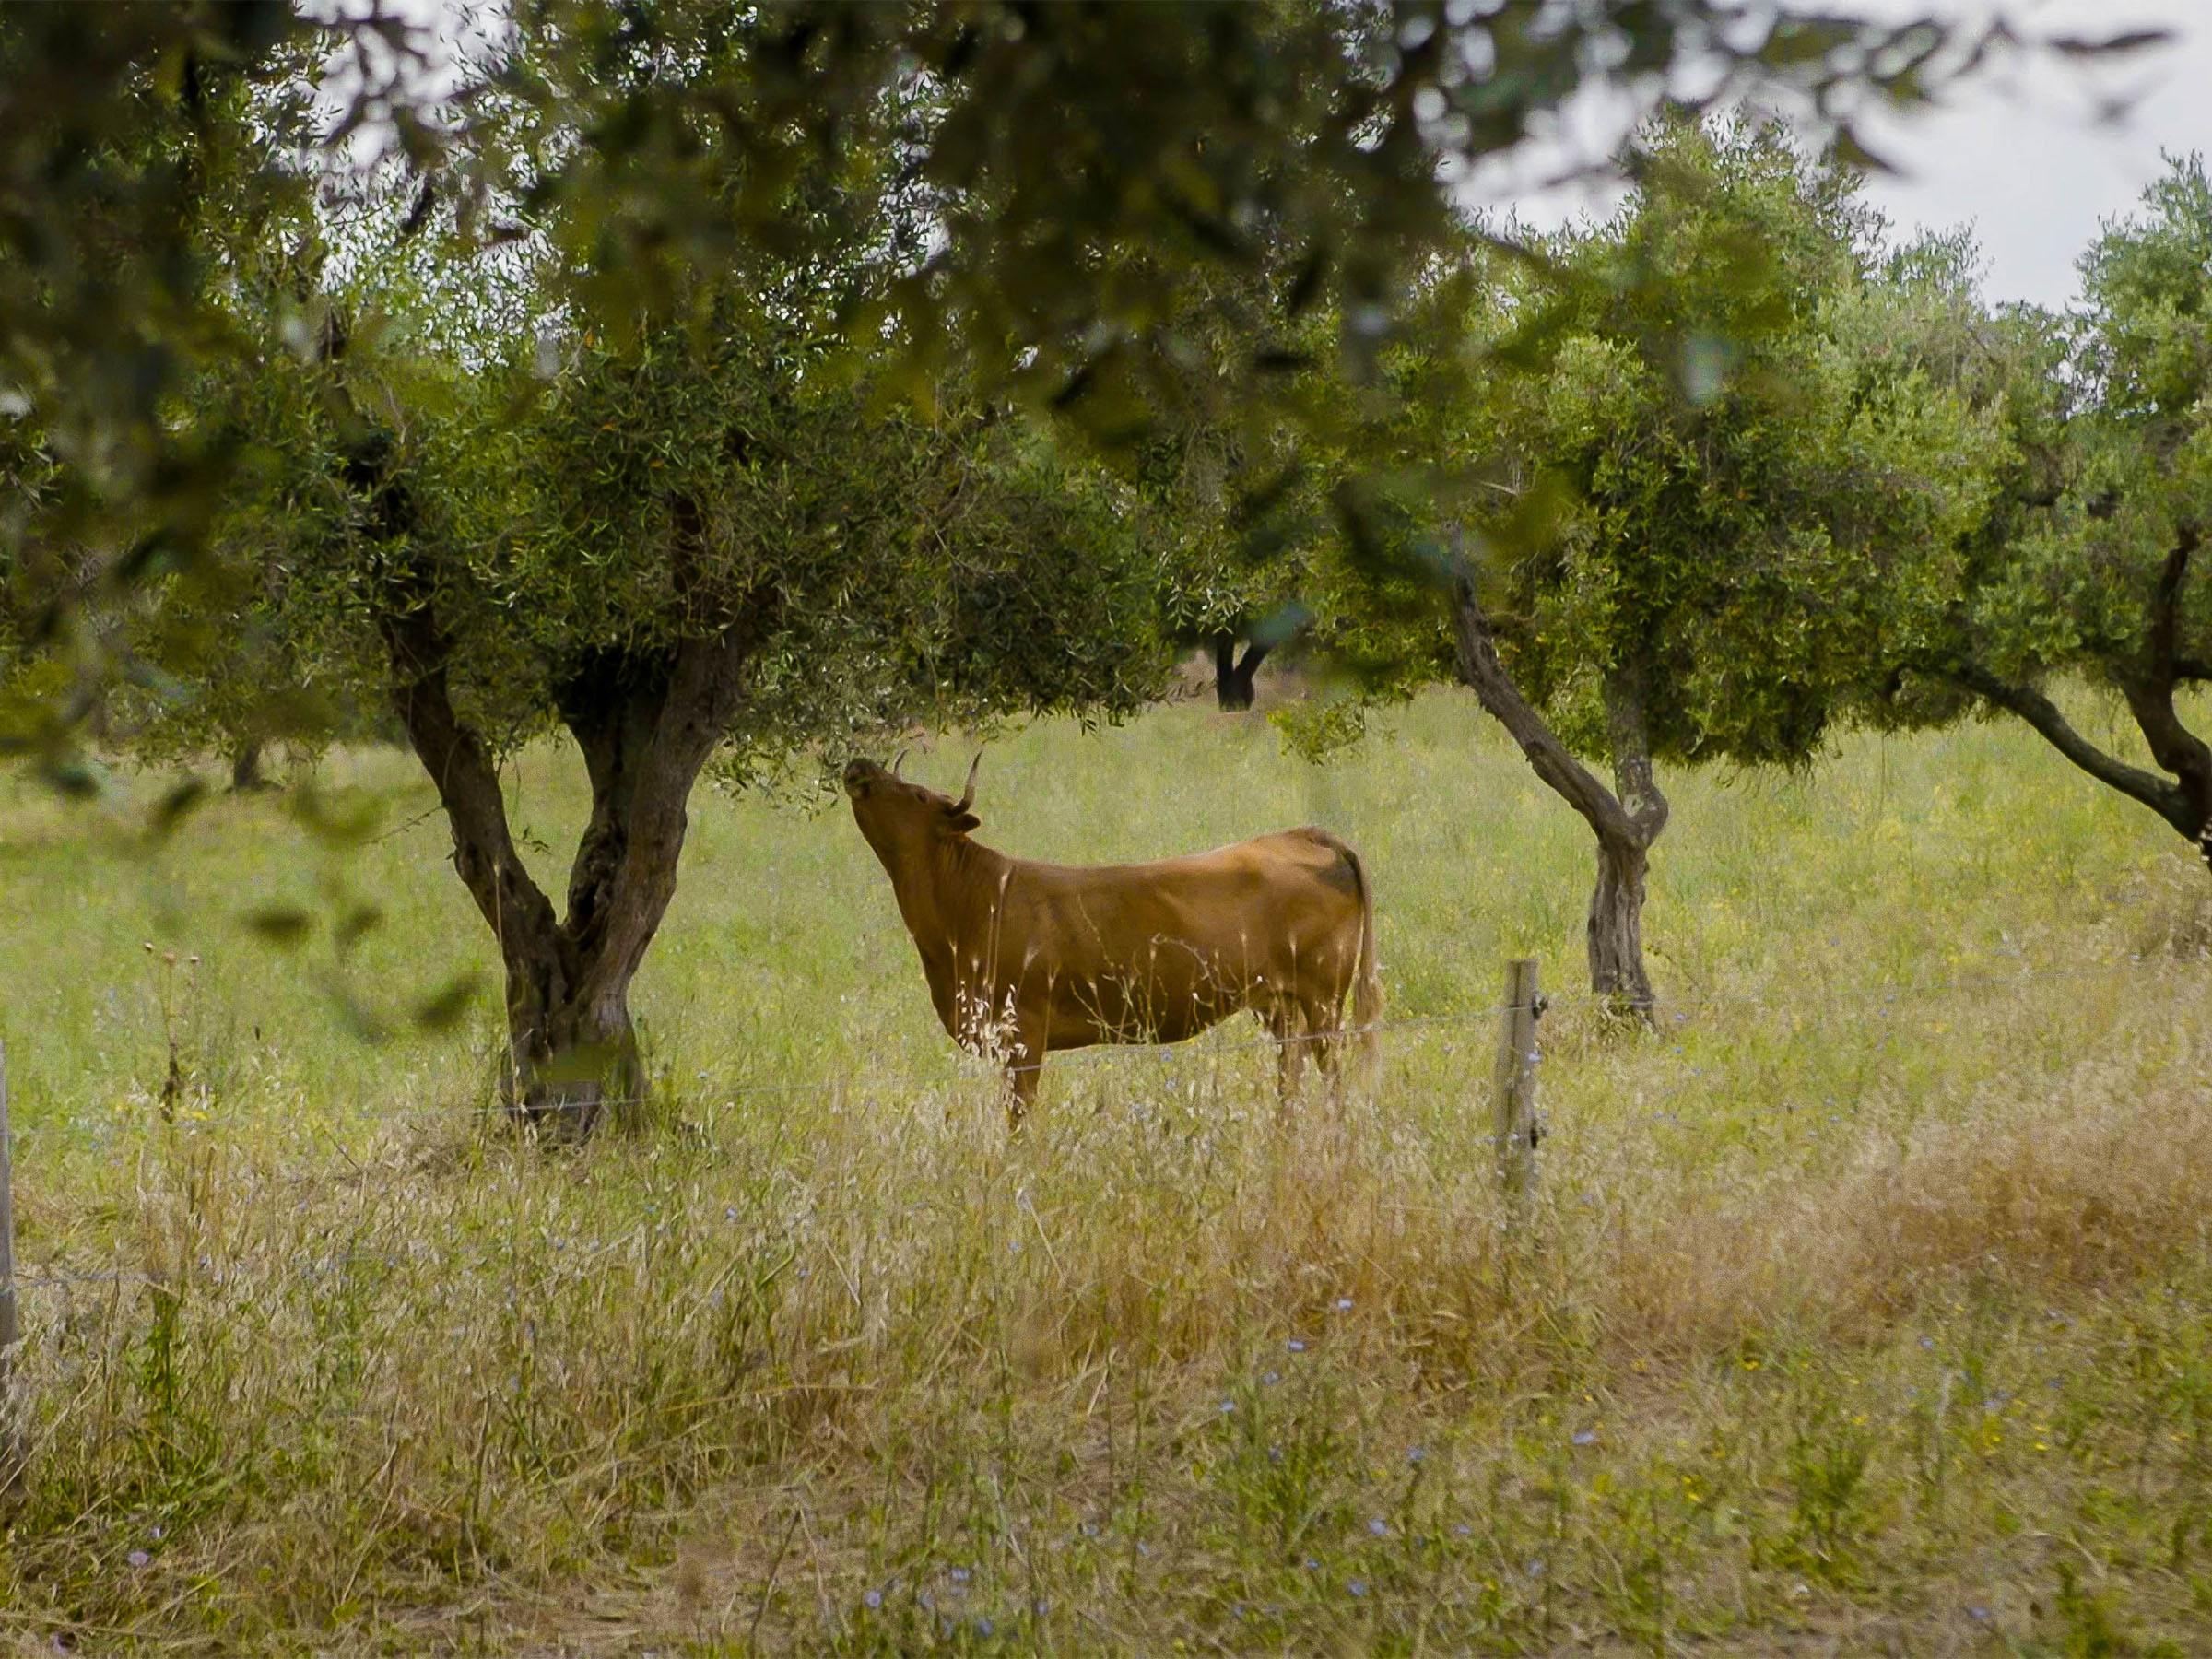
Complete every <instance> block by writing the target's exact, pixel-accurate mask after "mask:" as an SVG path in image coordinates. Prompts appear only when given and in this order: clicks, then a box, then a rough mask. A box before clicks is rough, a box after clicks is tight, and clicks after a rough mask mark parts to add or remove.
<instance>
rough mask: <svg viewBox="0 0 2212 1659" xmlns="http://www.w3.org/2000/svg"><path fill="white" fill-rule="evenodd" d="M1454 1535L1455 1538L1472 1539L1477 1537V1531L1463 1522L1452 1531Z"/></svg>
mask: <svg viewBox="0 0 2212 1659" xmlns="http://www.w3.org/2000/svg"><path fill="white" fill-rule="evenodd" d="M1452 1535H1453V1537H1455V1538H1471V1537H1473V1536H1474V1535H1475V1529H1474V1528H1473V1527H1471V1526H1469V1525H1468V1524H1466V1523H1465V1521H1462V1522H1461V1523H1460V1524H1458V1525H1457V1526H1455V1527H1453V1529H1452Z"/></svg>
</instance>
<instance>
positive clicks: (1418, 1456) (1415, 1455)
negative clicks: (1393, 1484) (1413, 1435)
mask: <svg viewBox="0 0 2212 1659" xmlns="http://www.w3.org/2000/svg"><path fill="white" fill-rule="evenodd" d="M1428 1457H1429V1453H1427V1451H1425V1450H1424V1449H1423V1448H1421V1447H1419V1446H1416V1447H1414V1449H1413V1450H1412V1451H1410V1452H1408V1453H1406V1462H1407V1463H1412V1464H1418V1463H1425V1462H1426V1461H1428Z"/></svg>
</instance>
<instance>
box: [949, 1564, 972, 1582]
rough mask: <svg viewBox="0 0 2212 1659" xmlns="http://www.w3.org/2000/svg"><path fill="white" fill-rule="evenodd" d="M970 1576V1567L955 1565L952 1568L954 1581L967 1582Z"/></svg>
mask: <svg viewBox="0 0 2212 1659" xmlns="http://www.w3.org/2000/svg"><path fill="white" fill-rule="evenodd" d="M970 1576H971V1575H970V1573H969V1571H968V1569H967V1568H965V1567H955V1568H954V1569H953V1570H952V1582H953V1583H956V1584H964V1583H967V1582H968V1580H969V1578H970Z"/></svg>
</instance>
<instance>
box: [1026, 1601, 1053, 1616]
mask: <svg viewBox="0 0 2212 1659" xmlns="http://www.w3.org/2000/svg"><path fill="white" fill-rule="evenodd" d="M1052 1610H1053V1604H1052V1603H1051V1602H1049V1601H1046V1600H1045V1599H1044V1597H1043V1596H1039V1597H1038V1598H1037V1599H1036V1600H1035V1601H1033V1602H1031V1603H1030V1612H1032V1613H1034V1614H1036V1615H1037V1617H1038V1618H1043V1617H1044V1616H1045V1615H1046V1614H1048V1613H1050V1612H1051V1611H1052Z"/></svg>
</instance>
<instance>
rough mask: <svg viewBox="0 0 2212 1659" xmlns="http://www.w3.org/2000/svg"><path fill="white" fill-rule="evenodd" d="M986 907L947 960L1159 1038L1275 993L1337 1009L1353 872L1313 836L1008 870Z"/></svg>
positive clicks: (1352, 918) (1348, 952)
mask: <svg viewBox="0 0 2212 1659" xmlns="http://www.w3.org/2000/svg"><path fill="white" fill-rule="evenodd" d="M988 898H989V900H991V901H990V902H989V903H988V904H986V905H985V906H983V907H982V908H981V909H980V910H979V911H978V913H976V914H974V915H972V916H970V917H967V918H964V919H963V926H962V928H961V930H960V931H961V932H962V934H963V935H966V937H965V938H964V940H963V948H962V952H961V954H962V955H963V956H966V957H968V958H969V959H971V960H975V959H979V958H980V959H983V960H989V961H992V962H993V963H994V966H995V971H994V973H993V974H992V975H991V977H992V979H993V980H994V982H995V983H996V985H998V986H1000V987H1009V986H1014V985H1025V986H1027V987H1030V988H1031V989H1032V990H1034V989H1035V988H1036V987H1038V986H1039V985H1040V984H1048V985H1050V986H1052V987H1053V1000H1054V1001H1055V1002H1056V1003H1062V1004H1065V1005H1066V1006H1065V1007H1064V1008H1063V1010H1062V1012H1063V1015H1064V1017H1065V1018H1068V1019H1071V1020H1080V1019H1097V1020H1099V1021H1101V1022H1102V1023H1103V1024H1105V1025H1107V1026H1113V1025H1117V1024H1120V1025H1124V1026H1129V1025H1135V1026H1142V1027H1145V1028H1147V1030H1148V1031H1149V1032H1150V1034H1153V1035H1157V1036H1159V1037H1162V1038H1164V1039H1166V1040H1168V1041H1173V1040H1174V1039H1175V1038H1176V1037H1177V1036H1179V1035H1185V1034H1188V1033H1189V1031H1191V1030H1202V1029H1203V1028H1204V1027H1205V1026H1206V1025H1208V1024H1211V1023H1212V1022H1213V1021H1214V1020H1215V1019H1218V1018H1222V1017H1224V1016H1225V1015H1226V1014H1228V1013H1230V1012H1232V1011H1233V1010H1234V1009H1236V1008H1238V1007H1243V1006H1255V1003H1257V1002H1264V1001H1266V1000H1269V999H1270V998H1272V997H1275V996H1284V997H1296V996H1299V995H1301V994H1302V995H1305V996H1308V997H1312V998H1319V999H1327V1000H1335V999H1340V998H1341V997H1342V995H1343V993H1344V989H1345V988H1346V986H1347V985H1348V983H1349V982H1350V977H1351V974H1352V972H1353V969H1354V964H1355V959H1356V958H1357V955H1358V951H1359V932H1360V906H1361V893H1360V875H1359V867H1358V865H1357V862H1356V861H1355V860H1354V859H1353V857H1352V856H1351V854H1350V853H1349V851H1348V849H1347V848H1346V847H1345V846H1344V844H1343V843H1342V842H1341V841H1337V840H1336V838H1335V837H1334V836H1332V835H1330V834H1328V833H1327V832H1326V831H1325V830H1313V829H1303V830H1284V831H1282V832H1280V833H1277V834H1274V835H1265V836H1260V837H1258V838H1256V839H1254V840H1252V841H1238V842H1236V843H1235V844H1233V845H1231V846H1226V847H1217V848H1215V849H1214V850H1213V851H1211V852H1207V853H1190V854H1187V855H1185V856H1183V857H1180V858H1167V859H1160V860H1158V861H1156V862H1153V863H1149V864H1138V865H1088V866H1085V865H1048V864H1037V863H1030V862H1028V861H1021V860H1016V861H1010V863H1009V865H1008V868H1007V870H1006V877H1005V880H1004V885H1003V887H1002V888H1001V889H1000V891H999V892H998V893H995V894H992V895H989V896H988ZM1062 1023H1063V1022H1062V1020H1061V1019H1055V1020H1054V1022H1053V1024H1054V1026H1055V1028H1056V1029H1057V1028H1060V1027H1061V1026H1062ZM1073 1035H1074V1033H1073V1032H1067V1031H1062V1032H1060V1033H1059V1034H1056V1036H1055V1039H1054V1046H1056V1047H1057V1046H1065V1045H1066V1043H1067V1041H1069V1039H1070V1037H1071V1036H1073Z"/></svg>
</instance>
